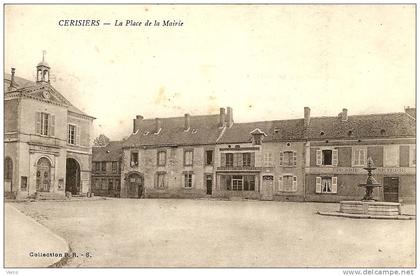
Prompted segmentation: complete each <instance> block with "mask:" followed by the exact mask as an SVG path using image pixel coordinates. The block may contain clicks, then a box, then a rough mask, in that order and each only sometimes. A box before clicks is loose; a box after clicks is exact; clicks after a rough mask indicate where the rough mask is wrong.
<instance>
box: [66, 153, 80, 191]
mask: <svg viewBox="0 0 420 276" xmlns="http://www.w3.org/2000/svg"><path fill="white" fill-rule="evenodd" d="M66 192H70V193H71V194H72V195H78V194H80V165H79V163H78V162H77V161H76V160H75V159H73V158H67V160H66Z"/></svg>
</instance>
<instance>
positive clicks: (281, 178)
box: [277, 176, 284, 192]
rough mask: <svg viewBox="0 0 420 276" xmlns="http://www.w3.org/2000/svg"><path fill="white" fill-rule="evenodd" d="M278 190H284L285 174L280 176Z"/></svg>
mask: <svg viewBox="0 0 420 276" xmlns="http://www.w3.org/2000/svg"><path fill="white" fill-rule="evenodd" d="M277 189H278V191H279V192H283V189H284V188H283V176H279V183H278V188H277Z"/></svg>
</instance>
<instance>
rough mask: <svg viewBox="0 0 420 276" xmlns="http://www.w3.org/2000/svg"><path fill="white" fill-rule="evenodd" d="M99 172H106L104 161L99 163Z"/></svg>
mask: <svg viewBox="0 0 420 276" xmlns="http://www.w3.org/2000/svg"><path fill="white" fill-rule="evenodd" d="M101 170H102V171H103V172H105V171H106V162H105V161H102V162H101Z"/></svg>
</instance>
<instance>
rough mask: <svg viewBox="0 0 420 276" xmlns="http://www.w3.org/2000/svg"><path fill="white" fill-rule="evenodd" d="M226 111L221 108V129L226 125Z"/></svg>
mask: <svg viewBox="0 0 420 276" xmlns="http://www.w3.org/2000/svg"><path fill="white" fill-rule="evenodd" d="M225 117H226V115H225V109H224V108H223V107H221V108H220V116H219V127H224V126H225V125H226V123H225Z"/></svg>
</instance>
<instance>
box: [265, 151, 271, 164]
mask: <svg viewBox="0 0 420 276" xmlns="http://www.w3.org/2000/svg"><path fill="white" fill-rule="evenodd" d="M264 167H273V154H272V153H271V152H265V153H264Z"/></svg>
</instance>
